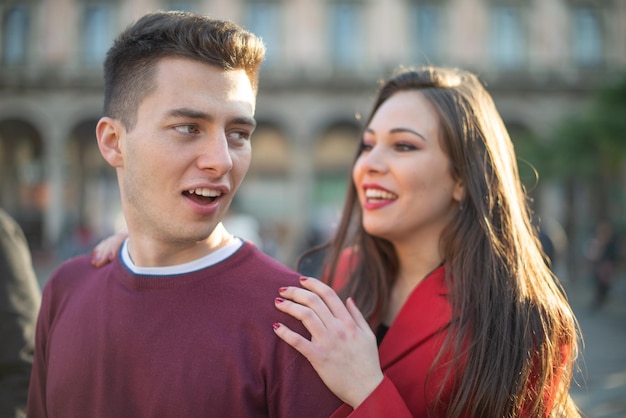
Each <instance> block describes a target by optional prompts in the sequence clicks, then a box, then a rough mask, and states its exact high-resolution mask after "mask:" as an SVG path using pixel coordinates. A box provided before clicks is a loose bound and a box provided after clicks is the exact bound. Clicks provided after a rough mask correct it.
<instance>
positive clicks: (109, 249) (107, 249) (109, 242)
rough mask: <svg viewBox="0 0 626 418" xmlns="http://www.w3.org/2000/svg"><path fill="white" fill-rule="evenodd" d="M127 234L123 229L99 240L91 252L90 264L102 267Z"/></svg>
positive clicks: (115, 252)
mask: <svg viewBox="0 0 626 418" xmlns="http://www.w3.org/2000/svg"><path fill="white" fill-rule="evenodd" d="M127 236H128V232H127V231H126V230H124V231H121V232H118V233H117V234H113V235H111V236H110V237H107V238H105V239H103V240H102V241H100V242H99V243H98V244H97V245H96V246H95V247H94V249H93V251H92V252H91V264H93V265H94V266H96V267H102V266H104V265H105V264H107V263H109V262H110V261H111V260H113V259H114V258H115V255H116V254H117V253H118V251H119V250H120V247H121V246H122V243H123V242H124V240H125V239H126V237H127Z"/></svg>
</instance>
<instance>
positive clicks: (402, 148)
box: [396, 142, 417, 152]
mask: <svg viewBox="0 0 626 418" xmlns="http://www.w3.org/2000/svg"><path fill="white" fill-rule="evenodd" d="M396 149H397V150H398V151H402V152H406V151H413V150H416V149H417V147H416V146H415V145H412V144H407V143H406V142H399V143H397V144H396Z"/></svg>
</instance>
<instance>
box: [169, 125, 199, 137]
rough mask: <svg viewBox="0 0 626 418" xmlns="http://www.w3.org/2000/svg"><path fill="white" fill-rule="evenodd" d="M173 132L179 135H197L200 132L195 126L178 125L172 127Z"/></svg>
mask: <svg viewBox="0 0 626 418" xmlns="http://www.w3.org/2000/svg"><path fill="white" fill-rule="evenodd" d="M174 130H175V131H176V132H178V133H181V134H186V135H189V134H197V133H198V132H199V131H200V130H199V129H198V127H197V126H196V125H178V126H175V127H174Z"/></svg>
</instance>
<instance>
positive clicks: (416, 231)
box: [352, 90, 463, 244]
mask: <svg viewBox="0 0 626 418" xmlns="http://www.w3.org/2000/svg"><path fill="white" fill-rule="evenodd" d="M439 126H440V121H439V117H438V115H437V113H436V111H435V109H434V107H433V106H432V104H431V103H430V102H429V101H428V100H427V99H426V98H425V97H424V95H423V94H422V93H420V92H419V91H415V90H413V91H402V92H398V93H396V94H394V95H393V96H391V97H390V98H389V99H388V100H387V101H386V102H384V103H383V104H382V105H381V106H380V107H379V108H378V110H377V111H376V113H375V114H374V117H373V118H372V120H371V122H370V124H369V126H368V127H367V128H366V130H365V132H364V134H363V151H362V152H361V154H360V156H359V157H358V159H357V161H356V163H355V166H354V167H353V170H352V177H353V180H354V183H355V185H356V188H357V193H358V197H359V202H360V204H361V207H362V209H363V227H364V228H365V230H366V231H367V232H368V233H369V234H371V235H374V236H377V237H380V238H384V239H387V240H389V241H391V242H393V243H396V244H398V243H400V242H402V241H415V240H424V239H435V240H437V241H438V239H439V236H440V235H441V231H442V230H443V228H444V227H445V226H446V225H447V224H448V223H449V221H450V219H451V218H452V217H453V216H454V214H455V213H456V212H457V211H458V202H459V201H460V200H461V198H462V196H463V187H462V183H461V182H460V181H458V180H454V179H453V178H452V174H451V170H450V161H449V159H448V157H447V156H446V154H445V153H444V151H443V149H442V146H441V141H442V138H441V132H440V129H439Z"/></svg>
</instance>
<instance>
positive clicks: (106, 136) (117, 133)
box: [96, 116, 126, 168]
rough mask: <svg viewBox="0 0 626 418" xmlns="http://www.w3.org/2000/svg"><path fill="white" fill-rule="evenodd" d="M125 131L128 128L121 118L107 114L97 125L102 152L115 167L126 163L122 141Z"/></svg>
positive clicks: (97, 134) (97, 135)
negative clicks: (125, 127)
mask: <svg viewBox="0 0 626 418" xmlns="http://www.w3.org/2000/svg"><path fill="white" fill-rule="evenodd" d="M125 132H126V130H125V129H124V126H123V125H122V123H121V122H120V121H119V120H117V119H113V118H110V117H107V116H105V117H103V118H101V119H100V120H99V121H98V125H97V126H96V137H97V139H98V148H100V153H101V154H102V156H103V157H104V159H105V160H106V161H107V162H108V163H109V164H110V165H111V166H113V167H115V168H119V167H122V166H123V165H124V157H123V154H122V150H121V144H120V141H121V139H122V136H123V135H124V134H125Z"/></svg>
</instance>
